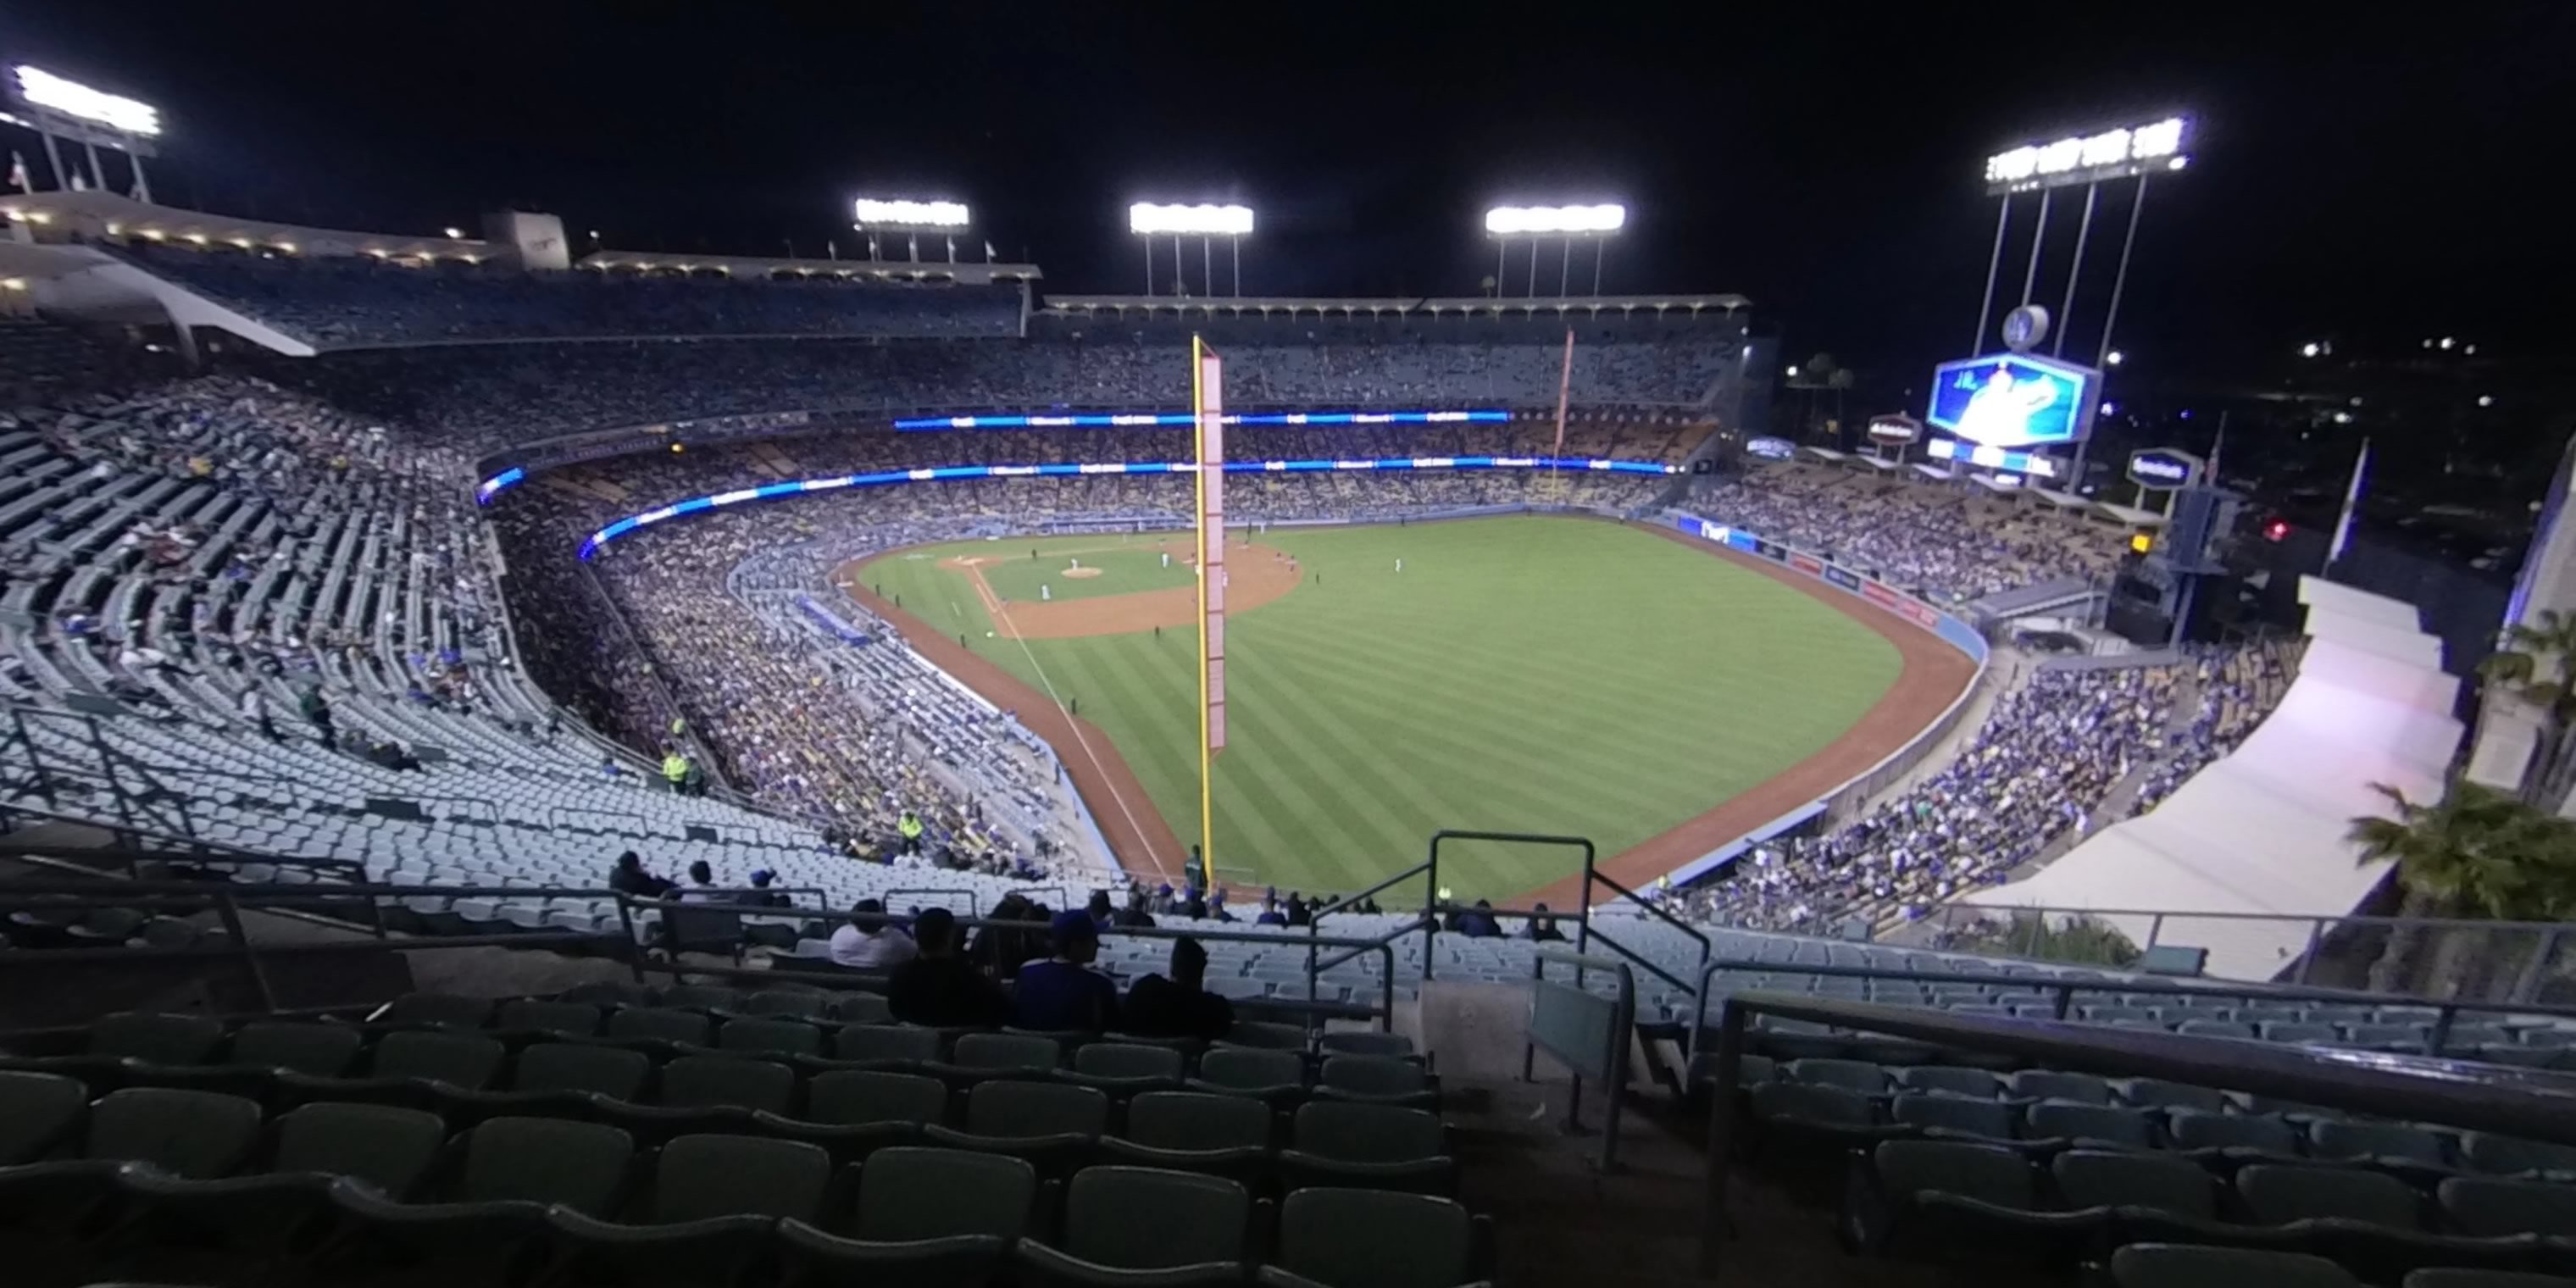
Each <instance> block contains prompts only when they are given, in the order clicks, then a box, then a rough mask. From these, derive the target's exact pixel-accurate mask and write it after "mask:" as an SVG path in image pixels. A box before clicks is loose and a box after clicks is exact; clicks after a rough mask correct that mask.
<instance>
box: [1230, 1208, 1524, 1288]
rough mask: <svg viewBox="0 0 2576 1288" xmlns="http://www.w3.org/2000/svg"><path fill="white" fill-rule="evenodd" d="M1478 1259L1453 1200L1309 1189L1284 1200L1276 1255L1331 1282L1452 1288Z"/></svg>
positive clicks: (1366, 1287)
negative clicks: (1475, 1259)
mask: <svg viewBox="0 0 2576 1288" xmlns="http://www.w3.org/2000/svg"><path fill="white" fill-rule="evenodd" d="M1474 1258H1475V1222H1474V1220H1473V1219H1472V1218H1470V1217H1469V1216H1468V1215H1467V1209H1465V1208H1463V1207H1460V1206H1459V1205H1458V1204H1457V1203H1456V1202H1454V1201H1452V1200H1449V1199H1444V1198H1434V1197H1432V1196H1430V1195H1425V1194H1397V1193H1394V1192H1391V1191H1387V1190H1361V1189H1338V1188H1309V1189H1302V1190H1296V1191H1294V1192H1292V1193H1290V1194H1289V1195H1288V1198H1287V1200H1286V1201H1285V1202H1283V1203H1281V1204H1280V1206H1279V1251H1278V1255H1277V1256H1276V1257H1274V1258H1273V1260H1274V1261H1275V1262H1276V1263H1277V1264H1278V1265H1279V1266H1280V1268H1282V1269H1284V1270H1286V1271H1288V1272H1289V1273H1290V1274H1293V1275H1297V1276H1299V1277H1301V1278H1304V1279H1308V1280H1311V1281H1313V1282H1315V1283H1319V1284H1331V1285H1332V1286H1333V1288H1452V1285H1456V1284H1462V1283H1466V1282H1467V1281H1468V1280H1470V1279H1472V1278H1473V1277H1474Z"/></svg>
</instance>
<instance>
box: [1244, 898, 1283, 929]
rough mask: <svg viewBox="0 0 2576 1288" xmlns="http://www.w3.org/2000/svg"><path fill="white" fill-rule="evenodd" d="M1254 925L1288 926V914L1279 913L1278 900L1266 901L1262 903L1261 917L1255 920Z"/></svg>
mask: <svg viewBox="0 0 2576 1288" xmlns="http://www.w3.org/2000/svg"><path fill="white" fill-rule="evenodd" d="M1252 924H1253V925H1256V926H1284V925H1287V924H1288V914H1287V913H1284V912H1281V911H1279V901H1278V900H1276V899H1264V900H1262V901H1261V915H1260V916H1258V917H1255V918H1253V919H1252Z"/></svg>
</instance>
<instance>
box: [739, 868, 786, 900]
mask: <svg viewBox="0 0 2576 1288" xmlns="http://www.w3.org/2000/svg"><path fill="white" fill-rule="evenodd" d="M777 879H778V874H777V873H775V872H772V871H770V870H769V869H767V868H762V869H761V870H759V871H757V872H754V873H752V874H751V889H752V893H750V894H748V895H745V896H743V898H742V902H744V903H752V904H758V905H760V906H761V907H764V908H792V907H794V906H796V901H795V900H793V899H790V898H788V897H787V892H786V891H784V890H772V889H770V888H769V884H770V883H771V882H773V881H776V880H777Z"/></svg>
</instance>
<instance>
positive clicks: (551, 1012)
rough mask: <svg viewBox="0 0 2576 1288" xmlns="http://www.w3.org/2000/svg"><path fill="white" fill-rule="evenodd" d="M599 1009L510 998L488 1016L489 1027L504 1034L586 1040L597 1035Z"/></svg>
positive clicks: (575, 1003)
mask: <svg viewBox="0 0 2576 1288" xmlns="http://www.w3.org/2000/svg"><path fill="white" fill-rule="evenodd" d="M599 1023H600V1015H599V1008H598V1007H596V1006H592V1005H589V1004H587V1003H583V1002H553V1001H548V1000H546V999H544V998H541V997H519V998H512V999H511V1000H509V1001H507V1002H503V1003H501V1008H500V1009H499V1010H498V1011H495V1012H494V1013H493V1015H492V1027H493V1028H495V1029H499V1030H501V1031H502V1032H505V1033H527V1034H545V1035H548V1036H552V1037H568V1038H586V1037H593V1036H596V1035H597V1034H598V1033H599Z"/></svg>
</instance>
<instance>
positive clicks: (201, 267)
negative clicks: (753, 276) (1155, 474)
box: [117, 242, 1021, 347]
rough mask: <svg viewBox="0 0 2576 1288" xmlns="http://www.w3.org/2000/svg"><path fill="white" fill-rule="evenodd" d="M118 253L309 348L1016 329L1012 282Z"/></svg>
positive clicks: (148, 247)
mask: <svg viewBox="0 0 2576 1288" xmlns="http://www.w3.org/2000/svg"><path fill="white" fill-rule="evenodd" d="M117 250H118V253H121V254H123V255H125V256H126V257H127V258H129V259H131V260H133V261H134V262H136V263H137V264H140V265H141V266H142V267H144V268H145V269H148V270H150V271H151V272H153V273H156V274H159V275H162V276H165V277H169V278H173V279H175V280H177V281H179V282H181V283H183V284H185V285H186V286H188V287H189V288H190V289H192V290H195V291H198V292H200V293H202V294H205V295H207V296H210V297H213V298H215V299H217V300H220V301H222V302H224V303H226V304H229V305H231V306H233V307H234V308H236V309H238V310H239V311H241V312H242V313H244V314H247V315H249V316H251V317H254V318H257V319H258V320H260V321H262V322H264V323H267V324H269V325H271V326H274V327H276V328H278V329H279V330H281V331H284V332H286V333H288V334H290V335H293V336H295V337H296V338H298V339H301V340H305V341H307V342H309V343H312V344H314V345H316V346H320V347H334V346H369V345H402V344H420V343H427V342H437V343H445V342H454V341H476V340H538V339H563V338H590V337H610V336H672V335H678V336H693V335H818V336H916V337H919V336H930V337H963V336H982V337H1006V336H1011V335H1015V334H1017V333H1018V331H1019V325H1020V311H1021V304H1020V301H1021V292H1020V288H1018V287H1017V286H956V285H940V286H915V285H908V284H897V283H885V282H876V281H868V282H857V281H845V280H842V279H838V278H804V277H794V278H785V279H780V280H768V279H759V280H751V281H735V280H732V279H731V278H729V277H726V276H724V275H722V274H711V275H694V276H693V275H683V274H655V275H651V276H642V275H637V274H633V273H624V272H603V271H600V270H596V269H567V270H559V271H553V272H526V271H522V270H519V269H517V268H512V267H505V266H501V265H497V264H474V263H470V262H467V261H465V260H461V259H460V260H437V261H425V260H404V261H396V260H380V259H375V258H371V257H368V256H363V255H294V254H283V253H277V252H257V253H253V252H248V251H239V252H237V251H234V250H232V249H230V248H216V249H194V248H189V247H167V246H156V245H154V244H153V243H150V242H134V243H131V244H129V245H125V246H122V247H119V248H117Z"/></svg>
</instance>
